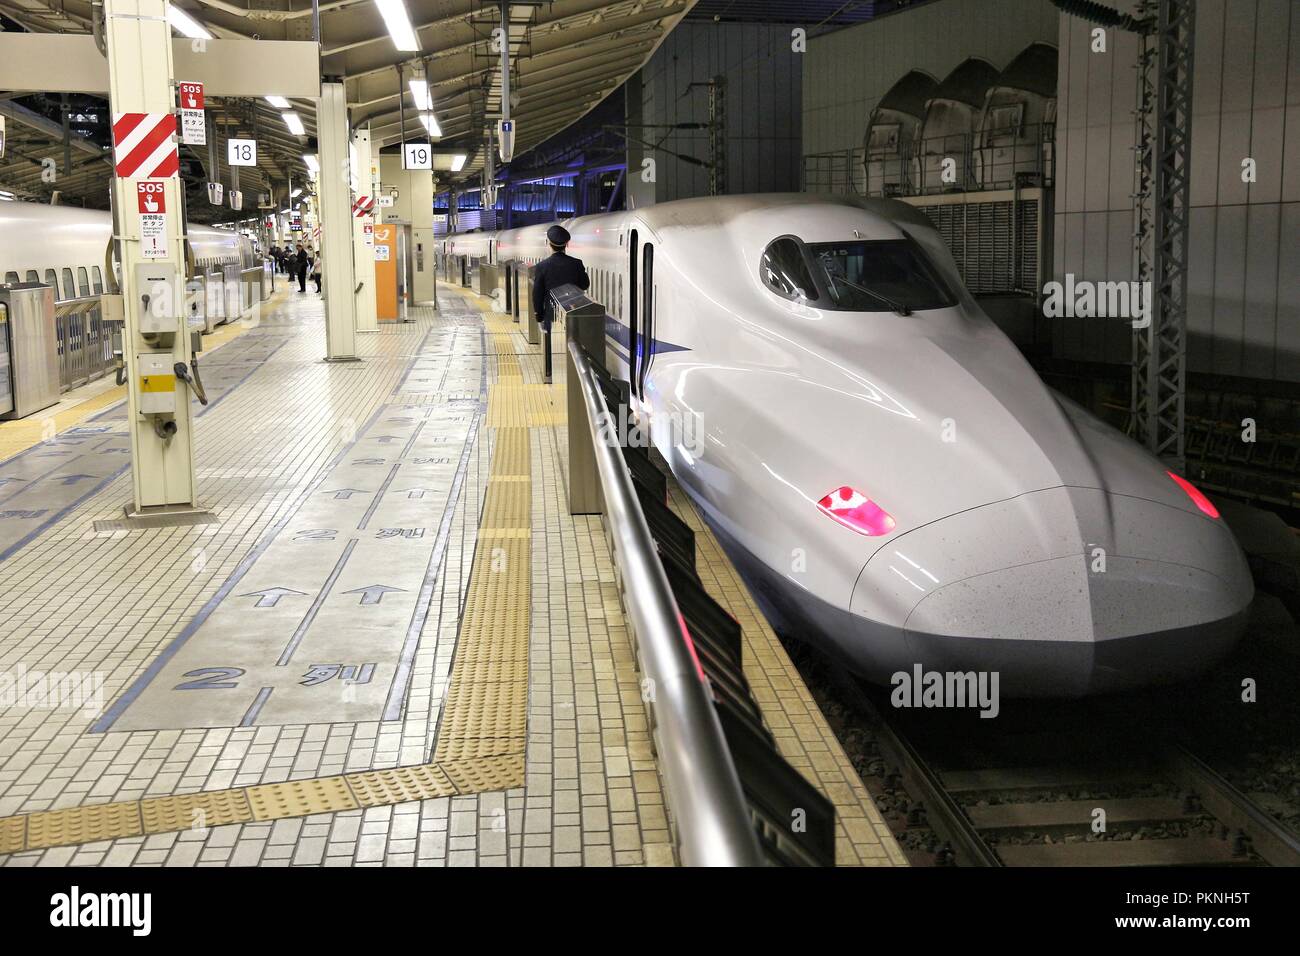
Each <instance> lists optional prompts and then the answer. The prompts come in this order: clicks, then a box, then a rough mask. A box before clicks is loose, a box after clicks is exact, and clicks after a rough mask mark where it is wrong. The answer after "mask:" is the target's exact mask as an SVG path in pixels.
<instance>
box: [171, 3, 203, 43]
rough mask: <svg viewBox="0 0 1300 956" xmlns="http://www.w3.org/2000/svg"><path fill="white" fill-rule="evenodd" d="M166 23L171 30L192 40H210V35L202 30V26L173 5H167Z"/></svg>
mask: <svg viewBox="0 0 1300 956" xmlns="http://www.w3.org/2000/svg"><path fill="white" fill-rule="evenodd" d="M167 22H168V23H170V24H171V25H172V29H173V30H175V31H176V32H177V33H180V34H183V35H184V36H187V37H189V38H190V39H192V40H211V39H212V34H211V33H209V32H208V31H207V30H205V29H204V28H203V24H201V23H199V21H198V20H195V19H194V18H193V17H192V16H190V15H189V14H188V13H186V12H185V11H184V10H182V9H181V8H180V7H178V6H176V4H174V3H169V4H167Z"/></svg>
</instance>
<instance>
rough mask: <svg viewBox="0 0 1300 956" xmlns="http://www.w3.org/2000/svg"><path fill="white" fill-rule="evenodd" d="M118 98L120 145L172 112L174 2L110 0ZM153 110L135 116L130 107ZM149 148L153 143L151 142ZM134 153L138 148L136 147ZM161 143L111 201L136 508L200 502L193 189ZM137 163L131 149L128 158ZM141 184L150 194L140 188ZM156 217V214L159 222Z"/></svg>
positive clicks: (113, 84) (114, 97) (158, 509)
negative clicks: (190, 300)
mask: <svg viewBox="0 0 1300 956" xmlns="http://www.w3.org/2000/svg"><path fill="white" fill-rule="evenodd" d="M104 12H105V22H106V27H105V29H106V33H107V39H108V73H109V100H110V103H111V109H112V114H113V116H114V118H115V119H114V127H115V128H120V129H121V131H122V135H121V136H120V137H119V139H120V142H119V145H120V146H121V147H122V149H123V150H127V149H130V146H129V144H131V143H133V142H137V141H139V142H144V141H145V138H147V137H148V132H147V130H149V129H152V130H156V129H157V128H158V126H157V123H158V121H159V119H160V118H163V119H165V118H166V117H167V116H169V115H172V114H173V111H174V109H175V100H174V98H173V92H172V81H173V75H174V74H173V68H172V43H171V28H170V27H169V26H168V25H167V4H166V2H165V0H106V2H105V4H104ZM125 113H133V114H145V116H146V119H144V120H143V121H141V122H140V123H139V124H137V125H135V126H133V127H132V128H131V132H130V133H128V132H127V126H128V125H129V124H131V122H132V120H131V118H128V117H122V118H121V120H120V122H122V123H123V124H124V125H122V126H121V127H118V123H119V120H118V119H117V118H118V117H119V116H121V114H125ZM141 148H142V149H145V151H148V150H147V146H142V147H141ZM131 152H138V151H137V150H131ZM165 152H166V145H165V143H159V144H158V145H157V148H156V151H154V152H153V153H152V155H151V157H150V159H149V160H148V161H147V162H145V163H143V164H141V165H140V167H139V168H138V169H137V171H136V174H137V175H139V176H140V177H141V178H139V179H135V178H123V177H117V176H115V177H114V178H113V187H112V201H113V216H114V221H115V231H116V233H117V235H118V236H120V237H121V241H120V242H119V243H118V255H119V262H120V263H121V276H122V296H123V311H124V313H125V316H126V321H125V323H124V328H123V332H122V356H123V359H124V360H125V362H126V378H127V383H128V385H127V427H128V429H129V431H130V437H131V477H132V491H133V494H134V501H133V502H132V504H131V505H129V506H128V507H127V513H128V514H129V515H144V514H158V513H167V512H173V511H179V512H184V511H193V510H197V508H196V504H195V502H196V500H197V497H198V495H197V488H196V483H195V477H194V431H193V425H194V423H193V417H192V413H191V410H190V398H191V394H192V392H191V389H190V387H189V386H188V385H186V384H185V382H184V381H182V380H181V378H180V377H179V376H178V375H177V374H176V367H177V366H178V365H182V364H183V365H184V366H186V367H188V365H189V362H190V358H191V356H190V336H189V333H188V328H187V323H186V316H185V314H184V311H185V310H184V308H183V301H184V299H183V294H182V290H183V288H184V278H185V274H184V268H185V267H184V261H185V259H184V240H185V221H184V218H183V217H184V210H185V206H184V204H183V199H184V190H183V188H182V186H181V181H180V179H179V178H178V177H179V170H178V168H177V164H176V163H175V162H172V161H170V160H169V159H167V158H163V154H164V153H165ZM128 161H129V157H128ZM141 184H147V185H145V186H144V189H145V190H146V191H148V190H150V189H157V187H158V186H161V190H160V192H152V193H149V192H146V194H145V195H146V196H147V197H148V201H147V202H146V199H145V198H142V196H141V189H140V187H141ZM155 204H156V205H159V206H161V207H162V208H163V210H165V211H164V212H163V213H162V214H163V215H164V216H165V227H164V235H163V237H162V240H161V242H158V241H157V240H147V239H146V238H145V235H144V233H145V223H146V221H145V220H144V219H143V216H144V214H145V213H143V212H142V209H144V208H145V207H146V206H148V207H150V208H152V207H153V206H154V205H155ZM156 223H157V220H152V219H151V220H149V225H150V227H151V229H152V227H154V225H155V224H156Z"/></svg>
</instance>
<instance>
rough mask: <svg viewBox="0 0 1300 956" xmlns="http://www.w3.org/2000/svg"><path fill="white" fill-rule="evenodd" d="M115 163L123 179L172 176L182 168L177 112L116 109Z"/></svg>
mask: <svg viewBox="0 0 1300 956" xmlns="http://www.w3.org/2000/svg"><path fill="white" fill-rule="evenodd" d="M113 167H114V172H115V174H116V175H117V176H119V177H121V178H123V179H170V178H172V177H173V176H175V175H176V174H177V173H178V172H179V171H180V157H179V156H177V154H176V116H175V114H172V113H114V114H113Z"/></svg>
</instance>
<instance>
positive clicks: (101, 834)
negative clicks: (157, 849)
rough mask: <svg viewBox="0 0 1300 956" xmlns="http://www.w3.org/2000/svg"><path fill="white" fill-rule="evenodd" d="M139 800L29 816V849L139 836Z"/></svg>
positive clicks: (47, 811) (142, 830)
mask: <svg viewBox="0 0 1300 956" xmlns="http://www.w3.org/2000/svg"><path fill="white" fill-rule="evenodd" d="M143 832H144V827H143V825H142V824H141V821H140V804H139V802H138V801H132V802H131V803H104V804H99V805H97V806H89V807H72V808H69V809H67V810H46V811H45V812H44V813H33V814H31V815H30V816H28V817H27V844H26V846H27V849H29V850H34V849H38V848H40V847H46V846H63V845H65V844H69V843H95V842H97V841H99V840H113V839H116V838H117V837H129V836H140V835H141V834H142V833H143Z"/></svg>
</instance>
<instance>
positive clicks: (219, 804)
mask: <svg viewBox="0 0 1300 956" xmlns="http://www.w3.org/2000/svg"><path fill="white" fill-rule="evenodd" d="M140 817H141V819H142V821H143V823H144V832H145V833H170V832H171V831H173V830H185V829H188V828H189V827H219V826H224V825H225V824H227V823H248V822H250V821H251V820H252V819H253V808H252V807H251V806H250V805H249V802H248V794H247V793H246V792H245V791H243V790H216V791H209V792H207V793H189V794H181V795H180V796H174V797H152V798H150V799H148V800H141V801H140Z"/></svg>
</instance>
